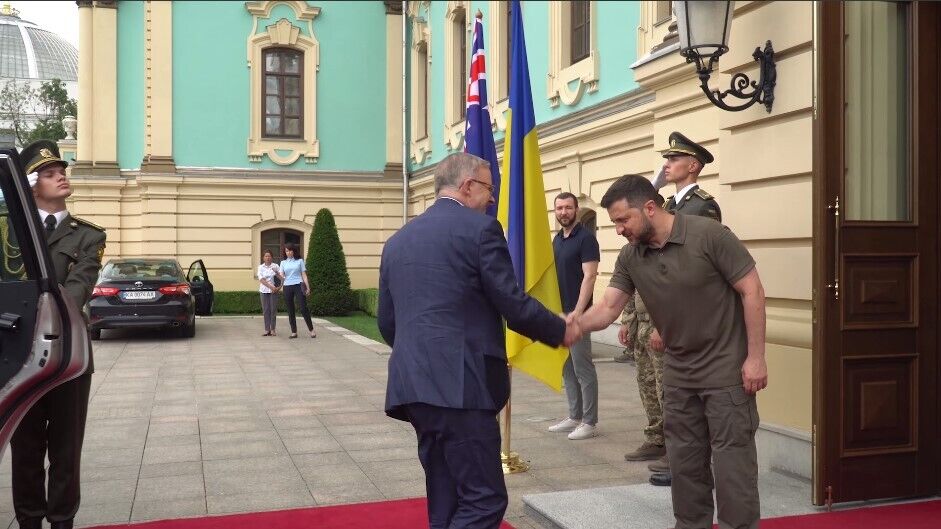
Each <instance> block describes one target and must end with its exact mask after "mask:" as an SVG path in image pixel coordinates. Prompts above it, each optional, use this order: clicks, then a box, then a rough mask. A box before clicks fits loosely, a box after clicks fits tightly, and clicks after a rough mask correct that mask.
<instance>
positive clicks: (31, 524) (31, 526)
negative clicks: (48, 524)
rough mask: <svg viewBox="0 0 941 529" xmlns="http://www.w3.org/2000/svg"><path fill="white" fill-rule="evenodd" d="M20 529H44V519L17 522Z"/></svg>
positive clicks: (28, 519)
mask: <svg viewBox="0 0 941 529" xmlns="http://www.w3.org/2000/svg"><path fill="white" fill-rule="evenodd" d="M17 522H18V523H19V524H20V529H42V518H25V519H23V520H17Z"/></svg>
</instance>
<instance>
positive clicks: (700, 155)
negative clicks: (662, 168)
mask: <svg viewBox="0 0 941 529" xmlns="http://www.w3.org/2000/svg"><path fill="white" fill-rule="evenodd" d="M660 153H661V154H663V157H664V158H666V157H667V156H671V155H674V154H688V155H689V156H692V157H693V158H696V159H697V160H699V162H700V163H702V164H703V165H705V164H707V163H712V161H713V159H714V158H713V157H712V153H710V152H709V151H707V150H706V149H705V147H703V146H702V145H700V144H698V143H696V142H695V141H693V140H691V139H689V138H687V137H686V136H683V135H682V134H680V133H679V132H674V133H672V134H670V148H669V149H666V150H664V151H660Z"/></svg>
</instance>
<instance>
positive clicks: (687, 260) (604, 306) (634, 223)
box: [578, 175, 768, 529]
mask: <svg viewBox="0 0 941 529" xmlns="http://www.w3.org/2000/svg"><path fill="white" fill-rule="evenodd" d="M656 194H657V193H656V191H655V190H654V188H653V186H652V185H651V184H650V182H649V181H648V180H647V179H646V178H644V177H642V176H639V175H626V176H623V177H621V178H619V179H618V180H617V181H616V182H614V184H612V185H611V187H610V188H609V189H608V191H607V192H606V193H605V195H604V197H603V198H602V199H601V206H602V207H604V208H606V209H607V210H608V215H609V216H610V217H611V221H612V222H613V223H614V225H615V228H616V230H617V233H618V234H619V235H621V236H623V237H626V238H627V239H628V240H629V241H630V244H628V245H626V246H624V248H623V249H622V250H621V254H620V255H619V256H618V259H617V262H616V263H615V268H614V275H613V276H612V278H611V283H610V285H609V286H608V288H607V289H606V290H605V293H604V297H603V298H602V299H601V300H600V302H598V303H596V304H595V305H594V306H592V308H591V309H589V310H588V311H586V312H585V313H584V314H583V315H582V316H581V317H579V318H578V323H579V324H580V325H581V327H582V329H583V331H584V332H589V331H592V330H599V329H603V328H605V327H607V326H608V325H610V324H611V323H612V322H614V320H615V319H616V318H617V317H618V316H619V315H620V314H621V311H622V310H623V309H624V306H625V305H626V304H627V301H628V300H629V299H630V296H631V295H633V293H634V291H635V289H636V290H637V291H639V292H640V295H641V297H643V299H644V301H645V302H646V304H647V309H648V311H649V312H650V315H651V317H652V319H653V321H654V322H655V324H656V326H657V329H658V331H659V333H660V335H661V337H662V339H663V342H664V344H665V347H666V355H665V357H664V370H663V415H664V435H665V437H666V448H667V455H668V457H669V460H670V470H671V472H672V474H673V485H672V487H673V489H672V492H673V511H674V514H675V516H676V529H709V528H711V527H712V520H713V500H712V489H713V486H714V487H715V492H716V503H717V504H718V521H719V527H721V528H723V529H725V528H735V529H745V528H749V529H751V528H757V527H758V523H759V518H760V509H759V503H758V462H757V454H756V450H755V432H756V431H757V429H758V409H757V406H756V403H755V394H756V393H757V392H758V391H760V390H761V389H763V388H764V387H765V386H766V385H767V382H768V376H767V365H766V363H765V297H764V289H763V288H762V286H761V280H760V279H759V278H758V271H757V270H756V268H755V261H754V260H753V259H752V257H751V255H749V253H748V250H746V249H745V247H744V245H742V243H741V242H740V241H739V240H738V239H737V238H736V237H735V235H734V234H733V233H732V232H731V231H729V229H728V228H726V227H725V226H723V225H721V224H719V223H718V222H715V221H713V220H711V219H707V218H702V217H695V216H688V215H675V216H674V215H673V214H671V213H670V212H668V211H665V210H663V209H662V208H660V207H659V206H657V205H656ZM710 461H711V462H712V465H711V466H710ZM713 472H714V475H715V484H713Z"/></svg>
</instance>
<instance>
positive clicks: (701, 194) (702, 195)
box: [693, 188, 715, 200]
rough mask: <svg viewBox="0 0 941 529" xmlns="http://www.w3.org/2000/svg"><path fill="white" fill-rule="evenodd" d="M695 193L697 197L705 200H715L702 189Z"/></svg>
mask: <svg viewBox="0 0 941 529" xmlns="http://www.w3.org/2000/svg"><path fill="white" fill-rule="evenodd" d="M693 193H696V196H697V197H699V198H701V199H703V200H712V199H713V198H715V197H713V196H712V195H710V194H709V193H708V192H707V191H705V190H704V189H702V188H700V189H697V190H695V191H693Z"/></svg>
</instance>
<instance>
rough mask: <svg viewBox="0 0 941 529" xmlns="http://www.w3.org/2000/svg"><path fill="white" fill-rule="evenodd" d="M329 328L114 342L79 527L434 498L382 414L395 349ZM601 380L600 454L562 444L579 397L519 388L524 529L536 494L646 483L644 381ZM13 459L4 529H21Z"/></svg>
mask: <svg viewBox="0 0 941 529" xmlns="http://www.w3.org/2000/svg"><path fill="white" fill-rule="evenodd" d="M320 324H321V325H318V329H319V334H320V336H319V337H318V338H317V339H315V340H312V339H310V338H306V337H304V336H303V335H302V336H301V337H300V338H298V339H296V340H288V339H287V333H288V328H287V322H286V320H285V319H284V318H283V317H282V318H281V321H280V325H279V331H280V335H279V336H277V337H273V338H272V337H262V336H261V331H262V323H261V320H260V319H259V318H254V319H252V318H244V317H241V318H235V317H233V318H227V317H214V318H203V319H200V320H199V321H198V324H197V329H198V330H197V335H196V338H194V339H181V338H175V337H164V336H163V335H161V333H157V332H147V333H140V332H129V331H111V332H109V331H105V333H104V340H102V341H100V342H96V349H95V364H96V367H97V371H96V373H95V376H94V377H93V379H92V380H93V383H92V398H91V404H90V407H89V416H88V426H87V434H86V437H85V447H84V453H83V472H82V479H83V483H82V507H81V510H80V511H79V514H78V516H77V518H76V523H77V525H80V526H88V525H94V524H102V523H118V522H128V521H142V520H155V519H165V518H179V517H190V516H199V515H206V514H221V513H234V512H247V511H265V510H275V509H285V508H292V507H303V506H315V505H329V504H338V503H351V502H364V501H381V500H385V499H394V498H408V497H415V496H423V495H424V481H423V479H424V478H423V473H422V469H421V466H420V464H419V462H418V459H417V454H416V443H415V435H414V431H413V430H412V429H411V427H410V426H409V425H408V424H407V423H403V422H399V421H395V420H392V419H389V418H387V417H386V416H385V414H384V413H383V411H382V409H383V402H384V394H385V380H386V363H387V358H388V356H387V355H388V353H387V351H388V348H387V347H385V346H381V345H378V344H376V343H375V342H372V341H371V340H367V339H363V338H362V337H360V336H356V335H352V333H349V332H348V331H345V330H343V329H341V328H338V327H333V326H332V325H330V324H329V323H327V322H320ZM331 328H332V330H331ZM600 347H602V348H604V347H605V346H600ZM613 351H614V349H613V348H608V350H607V351H606V352H603V353H602V354H600V355H599V354H596V356H607V357H609V358H610V353H613ZM598 375H599V379H600V382H599V383H600V388H601V397H600V404H599V409H600V422H599V425H600V431H601V432H602V435H601V436H599V437H597V438H594V439H590V440H585V441H569V440H567V439H566V438H565V437H564V435H563V434H551V433H549V432H547V431H546V428H547V427H548V426H549V425H550V424H552V421H555V420H558V419H559V418H561V417H563V416H564V415H565V413H566V409H565V398H564V396H562V395H559V394H556V393H554V392H553V391H552V390H550V389H548V388H546V387H545V386H543V385H541V384H539V383H537V382H534V381H533V380H532V379H530V378H529V377H527V376H525V375H521V374H517V375H516V376H514V384H515V387H514V396H513V411H514V418H513V425H512V448H513V450H514V451H517V452H519V453H520V455H521V456H523V457H524V459H527V460H529V461H531V463H532V469H531V470H530V471H529V472H527V473H524V474H518V475H512V476H508V477H507V485H508V487H509V490H510V507H509V509H508V510H507V514H506V519H507V520H508V521H509V522H510V523H511V524H513V525H514V526H516V527H517V528H520V529H526V528H533V527H538V526H537V525H536V524H535V522H534V521H533V520H532V519H530V518H528V517H527V516H526V514H525V513H524V507H523V503H522V501H521V498H522V496H523V495H524V494H532V493H538V492H550V491H561V490H572V489H584V488H589V487H604V486H614V485H628V484H633V483H642V482H645V481H646V479H647V472H646V469H645V467H646V464H643V463H626V462H624V461H623V458H622V455H623V453H624V452H625V450H626V449H629V448H633V447H635V446H637V445H638V444H640V442H641V441H642V438H643V436H642V433H641V428H642V425H643V423H644V418H643V411H642V408H641V407H640V403H639V398H638V396H637V391H636V385H635V383H634V370H633V368H632V367H631V366H628V365H625V364H615V363H612V362H599V363H598ZM7 454H9V452H7ZM9 459H10V458H9V455H7V456H6V457H4V458H3V462H2V464H0V484H2V485H4V486H3V487H0V527H8V526H9V527H16V523H15V522H13V521H12V520H13V514H12V500H11V496H10V488H9V483H10V463H9ZM377 527H378V526H377Z"/></svg>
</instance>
